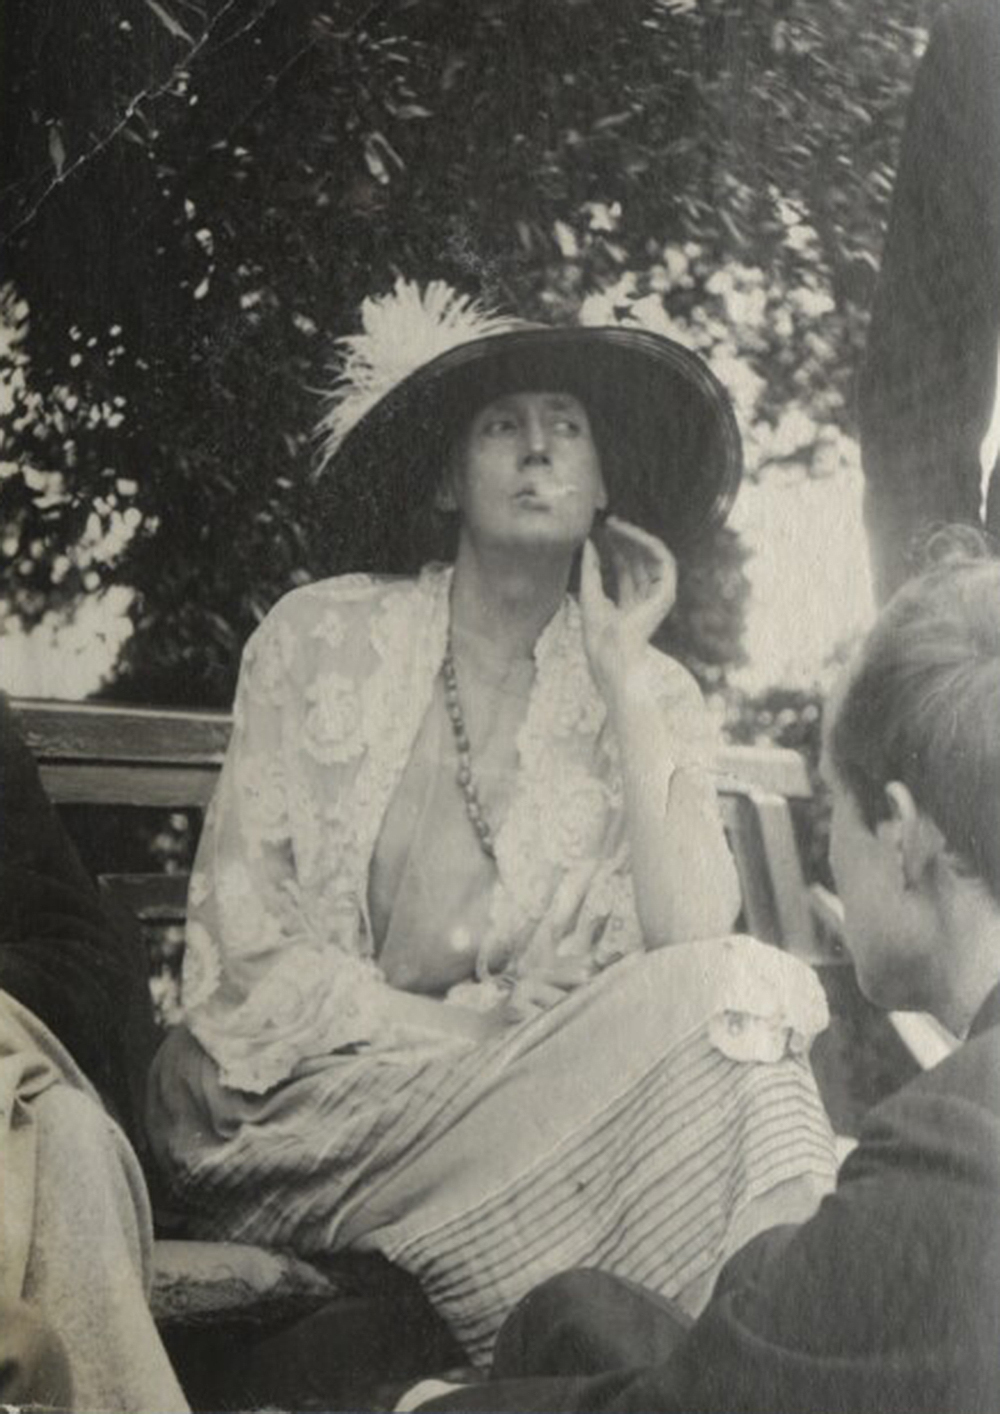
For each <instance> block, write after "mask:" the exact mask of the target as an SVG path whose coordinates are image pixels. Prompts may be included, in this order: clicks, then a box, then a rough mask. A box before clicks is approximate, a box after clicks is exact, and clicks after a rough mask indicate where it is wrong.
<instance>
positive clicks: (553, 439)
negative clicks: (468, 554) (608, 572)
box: [450, 392, 607, 549]
mask: <svg viewBox="0 0 1000 1414" xmlns="http://www.w3.org/2000/svg"><path fill="white" fill-rule="evenodd" d="M450 493H451V496H452V497H453V499H454V504H455V505H456V506H457V508H458V511H459V513H460V515H461V519H462V530H463V533H464V534H466V535H468V536H469V537H470V538H471V539H472V540H474V541H479V542H481V543H490V544H495V545H501V544H507V545H510V546H512V547H513V546H521V547H527V546H530V545H537V546H540V547H541V546H550V547H552V548H553V549H554V548H556V547H566V548H570V549H575V548H576V547H577V546H578V545H581V544H582V543H583V541H584V540H585V539H586V538H587V536H588V535H589V533H590V528H591V525H592V523H593V519H594V512H595V511H596V510H598V509H599V508H602V507H604V506H605V505H606V504H607V492H606V491H605V487H604V478H603V476H602V474H601V462H600V457H599V456H598V452H597V448H596V446H595V445H594V439H593V435H592V433H591V429H590V420H589V418H588V417H587V412H586V409H585V408H584V406H583V404H582V403H581V402H580V401H579V399H578V398H575V397H573V396H572V395H571V394H569V393H545V392H539V393H534V392H530V393H509V394H506V395H505V396H503V397H500V398H496V399H494V400H493V401H492V402H490V403H487V404H486V405H485V406H484V407H482V408H480V409H479V411H478V412H477V413H476V415H475V416H474V417H473V419H472V422H471V423H470V425H469V428H468V431H467V432H466V434H465V436H464V438H463V439H462V440H461V441H460V442H459V444H458V448H457V451H456V454H455V456H454V459H453V464H452V476H451V485H450Z"/></svg>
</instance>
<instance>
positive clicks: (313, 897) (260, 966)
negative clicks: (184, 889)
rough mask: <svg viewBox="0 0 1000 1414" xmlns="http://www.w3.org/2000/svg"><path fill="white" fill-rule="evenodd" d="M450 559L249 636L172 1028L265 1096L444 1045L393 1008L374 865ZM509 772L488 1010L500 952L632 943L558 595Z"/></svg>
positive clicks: (578, 650)
mask: <svg viewBox="0 0 1000 1414" xmlns="http://www.w3.org/2000/svg"><path fill="white" fill-rule="evenodd" d="M450 583H451V570H450V568H446V567H442V566H430V567H428V568H427V569H425V570H424V571H423V573H422V574H421V576H420V577H419V579H417V580H378V579H375V578H372V577H369V576H364V575H349V576H345V577H342V578H338V579H333V580H328V581H326V582H323V583H319V584H315V585H310V586H307V587H305V588H302V589H298V590H294V591H293V592H292V593H290V594H289V595H287V596H286V597H285V598H284V599H282V600H281V602H280V603H279V604H278V605H276V607H275V608H274V609H273V610H272V611H271V613H270V614H269V615H268V617H267V618H266V619H265V620H264V622H263V623H262V624H261V626H260V627H259V628H258V630H257V631H256V633H255V634H254V635H253V637H252V638H251V640H250V641H249V643H248V644H247V647H246V650H245V653H244V657H243V663H242V666H241V671H240V680H239V685H238V688H237V693H236V702H235V708H234V725H233V734H232V739H231V742H230V746H229V750H228V752H227V756H226V760H225V763H224V766H223V770H222V774H221V777H220V781H219V785H218V788H217V790H216V793H215V796H214V799H213V801H212V804H211V806H210V807H209V810H208V812H207V814H206V818H205V826H204V830H203V834H202V839H201V843H200V846H199V850H198V856H197V860H196V863H195V869H194V873H193V875H192V879H191V891H190V899H189V915H188V916H189V921H188V930H187V947H186V951H185V958H184V970H183V1003H184V1009H185V1020H186V1023H187V1025H188V1026H189V1027H190V1029H191V1030H192V1032H193V1033H194V1035H195V1036H196V1037H197V1038H198V1040H199V1041H200V1042H201V1044H202V1045H203V1046H204V1047H205V1049H206V1050H207V1051H208V1052H209V1054H210V1055H211V1056H212V1057H213V1059H214V1060H215V1062H216V1064H217V1065H218V1067H219V1070H220V1074H221V1079H222V1081H223V1083H225V1084H227V1085H229V1086H230V1087H232V1088H235V1089H241V1090H246V1091H251V1092H258V1093H260V1092H264V1091H266V1090H268V1089H270V1088H272V1087H273V1086H274V1085H276V1084H278V1083H279V1082H280V1081H281V1080H282V1079H284V1078H286V1077H287V1076H289V1075H290V1074H291V1073H292V1071H293V1070H294V1068H295V1067H296V1065H297V1064H299V1063H300V1062H302V1061H305V1060H308V1059H309V1058H312V1057H317V1056H321V1055H325V1054H330V1053H332V1052H334V1051H337V1050H341V1049H343V1048H346V1047H359V1046H364V1047H366V1048H370V1049H371V1051H372V1052H373V1053H376V1054H378V1055H379V1056H380V1058H382V1059H384V1060H392V1059H393V1058H397V1059H398V1058H400V1057H402V1056H412V1055H413V1052H414V1048H427V1049H428V1050H429V1051H431V1052H433V1051H434V1050H435V1049H438V1050H439V1049H441V1048H442V1047H446V1046H453V1045H456V1044H468V1043H465V1042H456V1041H454V1040H452V1039H450V1038H446V1037H444V1036H443V1035H442V1034H440V1033H437V1032H435V1033H433V1035H431V1034H427V1033H418V1032H417V1031H416V1029H415V1028H414V1027H413V1026H412V1025H411V1024H410V1023H409V1022H408V1021H407V1022H404V1021H402V1020H401V1019H400V1018H399V1017H397V1016H395V1015H394V1001H395V1000H396V999H397V998H398V997H399V996H400V995H401V994H400V993H399V992H398V991H396V990H395V989H394V988H393V987H391V986H390V985H389V984H388V983H387V982H386V980H385V978H384V977H383V975H382V973H381V970H380V968H379V965H378V962H377V960H376V958H375V956H374V944H373V940H372V928H371V922H370V918H369V915H368V903H367V899H368V873H369V866H370V863H371V860H372V856H373V852H374V850H375V846H376V843H377V841H378V837H379V831H380V827H381V823H382V820H383V816H384V814H385V811H386V808H387V806H388V804H389V802H390V800H391V799H392V796H393V792H394V790H395V788H396V786H397V784H398V782H399V780H400V777H401V775H402V772H403V770H404V768H405V766H406V763H407V760H408V758H409V754H410V751H411V748H412V746H413V743H414V739H415V737H416V735H417V732H418V730H419V728H420V725H421V722H422V720H423V717H424V714H425V713H426V711H427V709H428V705H429V703H430V700H431V696H432V692H433V686H434V681H435V679H436V677H437V675H438V673H439V672H440V668H441V663H442V660H443V657H444V652H445V639H446V632H447V626H448V613H449V588H450ZM534 656H535V679H534V684H533V687H532V691H531V696H530V700H529V703H528V707H527V711H526V715H525V718H524V720H523V722H522V724H521V727H520V729H519V733H518V738H517V750H518V763H519V764H518V775H517V781H516V785H515V788H514V793H513V796H512V799H511V802H510V805H509V808H508V810H507V813H506V816H505V818H504V819H503V820H502V821H501V822H500V824H499V827H498V830H497V833H496V866H497V867H496V874H495V882H494V883H493V884H492V893H491V897H490V899H489V908H488V920H489V921H488V925H487V927H486V929H485V934H484V935H483V936H481V937H480V938H479V939H478V940H477V945H478V946H477V964H476V977H477V980H476V981H475V982H468V983H462V984H459V986H457V987H455V988H453V989H452V991H451V992H450V993H449V996H448V1000H449V1001H451V1002H454V1003H458V1004H464V1005H471V1006H477V1005H486V1004H489V1003H491V1002H492V1001H493V1000H495V996H496V991H495V987H496V984H495V981H493V977H494V974H495V973H497V972H499V971H500V970H502V968H503V967H504V966H505V965H507V964H508V963H509V962H510V960H511V959H512V958H515V957H516V958H517V959H518V961H519V966H520V967H521V969H522V970H524V969H525V968H528V969H530V965H531V958H532V956H533V955H540V954H542V953H544V952H545V950H546V949H548V955H549V956H551V950H552V948H553V947H554V946H559V950H560V951H561V952H563V951H567V950H583V951H585V952H588V953H589V955H590V956H591V958H592V959H593V961H594V962H595V964H596V965H597V966H598V967H604V966H607V965H608V964H609V963H610V962H613V961H615V960H616V959H618V958H620V957H622V956H624V955H625V954H626V953H629V952H634V951H638V950H640V949H641V948H642V938H641V935H640V931H639V925H638V920H637V917H636V912H635V905H634V899H633V890H632V881H631V876H630V870H629V857H628V844H627V838H626V831H625V820H624V809H623V798H622V783H621V777H620V771H619V766H618V760H617V748H616V742H615V740H614V738H613V736H612V733H611V731H610V729H609V727H608V725H607V723H606V714H605V709H604V704H603V701H602V699H601V697H600V695H599V693H598V691H597V688H596V687H595V685H594V683H593V680H592V678H591V676H590V672H589V669H588V666H587V661H586V656H585V652H584V647H583V636H582V626H581V620H580V612H579V608H578V606H577V604H576V602H575V601H574V600H573V599H570V598H567V599H566V600H565V602H564V604H563V606H562V608H561V609H560V610H559V611H558V612H557V613H556V615H555V616H554V617H553V619H552V620H551V621H550V623H549V624H548V625H547V627H546V629H545V630H544V632H543V633H542V635H541V637H540V638H539V640H538V643H537V645H536V648H535V655H534ZM649 670H650V673H651V675H652V681H653V683H654V687H655V691H656V693H657V695H658V697H660V698H661V699H662V702H663V707H664V711H665V712H667V714H668V718H669V724H670V730H671V740H672V743H673V750H674V755H675V759H676V760H678V761H681V760H684V761H692V760H697V761H700V762H702V763H703V764H706V765H707V764H709V763H710V754H711V732H710V730H709V728H708V719H707V714H706V712H705V709H704V705H703V703H702V700H701V696H700V693H699V692H698V689H697V687H696V685H695V684H694V682H693V680H692V679H691V677H690V676H689V674H688V673H687V672H686V671H685V670H684V669H683V668H682V667H681V666H680V665H679V664H678V663H676V662H674V661H673V660H672V659H670V658H667V657H665V656H664V655H663V654H660V653H658V652H656V651H655V650H653V649H650V651H649Z"/></svg>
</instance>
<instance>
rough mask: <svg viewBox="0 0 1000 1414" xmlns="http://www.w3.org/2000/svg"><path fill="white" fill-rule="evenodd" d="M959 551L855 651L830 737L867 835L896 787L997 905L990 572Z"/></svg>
mask: <svg viewBox="0 0 1000 1414" xmlns="http://www.w3.org/2000/svg"><path fill="white" fill-rule="evenodd" d="M959 547H960V548H959V550H958V552H957V553H954V554H946V555H945V557H944V558H943V559H942V560H941V561H940V562H939V563H938V564H936V565H935V566H934V567H932V568H931V569H930V570H928V571H926V572H925V573H924V574H922V575H920V576H919V577H918V578H916V579H913V580H911V581H910V582H909V583H908V584H906V585H904V586H903V588H902V589H900V590H899V591H898V592H897V594H896V595H895V596H894V597H893V598H892V599H891V600H890V601H889V603H888V605H887V606H886V608H885V609H884V610H883V612H882V614H881V615H880V616H879V619H878V621H877V622H876V624H875V627H874V628H873V629H872V631H871V633H870V634H869V636H868V638H867V639H866V640H865V642H864V644H863V646H862V648H861V651H860V654H859V657H858V660H857V662H856V664H855V666H854V670H853V672H852V674H851V676H850V679H849V681H848V683H847V687H846V689H845V692H844V696H843V698H842V700H841V702H840V706H839V709H838V711H837V715H836V719H835V720H834V722H833V724H832V727H831V730H830V734H829V751H830V758H831V761H832V764H833V767H834V770H835V771H836V773H837V775H838V778H839V779H840V781H841V782H842V783H843V784H844V786H845V787H846V788H847V789H848V791H849V792H850V794H851V795H852V797H853V798H854V800H855V802H856V803H857V805H858V808H859V810H860V813H861V816H862V818H863V820H864V821H865V823H866V825H867V826H868V828H869V829H874V827H875V825H876V823H877V822H878V821H879V820H882V819H885V818H886V817H887V815H888V801H887V798H886V792H885V788H886V786H887V785H888V783H889V782H890V781H901V782H902V783H903V784H904V785H905V786H906V787H907V788H908V789H909V791H910V793H911V794H912V796H913V798H914V800H915V801H916V803H917V805H918V806H919V807H920V809H921V810H922V811H923V812H924V813H925V814H927V815H929V816H930V818H931V819H932V820H933V821H934V823H935V824H936V825H937V827H938V829H939V830H940V831H941V832H942V834H943V836H944V838H945V840H946V842H947V845H948V848H949V850H950V851H951V853H952V855H953V857H954V858H955V860H956V864H957V865H958V867H960V868H962V869H963V872H965V873H966V874H968V875H974V876H975V877H977V878H978V879H980V880H981V881H982V882H983V883H984V884H985V885H986V886H987V887H988V888H989V890H990V892H991V894H992V895H993V897H994V898H995V899H996V900H997V901H998V902H1000V560H998V559H996V558H985V557H984V556H983V555H982V554H979V555H975V556H970V555H969V553H968V544H967V537H963V538H962V540H961V541H959Z"/></svg>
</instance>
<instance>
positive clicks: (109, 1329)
mask: <svg viewBox="0 0 1000 1414" xmlns="http://www.w3.org/2000/svg"><path fill="white" fill-rule="evenodd" d="M0 1174H2V1179H0V1293H2V1296H3V1298H4V1300H6V1301H11V1302H16V1301H24V1302H25V1303H26V1304H27V1305H28V1306H29V1307H30V1308H32V1309H33V1310H34V1311H36V1312H37V1313H38V1314H39V1315H40V1316H41V1318H42V1319H43V1320H44V1322H45V1324H46V1326H47V1327H48V1329H49V1330H51V1331H52V1332H53V1333H54V1335H55V1336H56V1337H57V1338H58V1340H59V1341H60V1342H61V1344H62V1348H63V1351H64V1352H65V1355H66V1357H67V1360H68V1364H69V1372H70V1378H71V1381H72V1386H73V1408H75V1409H82V1410H90V1411H95V1410H116V1411H118V1410H120V1411H132V1410H135V1411H173V1410H185V1409H187V1407H188V1406H187V1404H186V1402H185V1399H184V1396H183V1394H182V1393H181V1389H180V1386H179V1385H178V1383H177V1380H176V1378H175V1376H174V1373H173V1371H172V1369H171V1367H170V1364H169V1361H168V1360H167V1356H166V1353H165V1351H164V1349H163V1346H162V1344H161V1342H160V1338H159V1335H158V1334H157V1331H156V1327H155V1326H154V1324H153V1318H152V1316H151V1315H150V1312H149V1306H148V1303H147V1297H148V1293H149V1283H150V1271H151V1258H152V1244H153V1233H152V1221H151V1218H150V1211H149V1201H148V1197H147V1194H146V1188H145V1184H144V1182H143V1177H142V1172H141V1170H140V1168H139V1164H138V1161H137V1159H136V1157H135V1154H134V1153H133V1151H132V1149H131V1147H130V1146H129V1143H128V1141H127V1139H126V1138H125V1135H124V1133H123V1132H122V1130H121V1129H120V1128H119V1127H118V1125H117V1124H115V1122H114V1121H113V1120H112V1119H111V1118H110V1116H109V1115H108V1114H107V1113H106V1111H105V1110H104V1108H103V1107H102V1105H101V1103H100V1100H99V1099H98V1097H97V1094H96V1092H95V1091H94V1090H93V1087H92V1086H91V1085H90V1083H89V1082H88V1081H87V1079H86V1078H85V1077H84V1075H83V1074H82V1072H81V1071H80V1070H79V1069H78V1067H77V1066H76V1064H75V1062H74V1061H73V1059H72V1057H71V1056H70V1055H69V1052H68V1051H66V1049H65V1048H64V1047H63V1046H62V1045H61V1044H60V1043H59V1041H58V1040H57V1039H56V1038H55V1036H53V1035H52V1033H51V1032H50V1031H49V1030H48V1029H47V1028H46V1027H45V1026H43V1025H42V1023H41V1022H40V1021H39V1020H38V1019H37V1017H35V1016H34V1015H33V1014H32V1013H31V1012H30V1011H28V1010H27V1008H26V1007H23V1006H21V1005H20V1003H18V1002H17V1001H15V1000H14V998H13V997H11V996H10V995H9V994H8V993H6V992H3V991H0ZM0 1340H2V1335H0Z"/></svg>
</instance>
